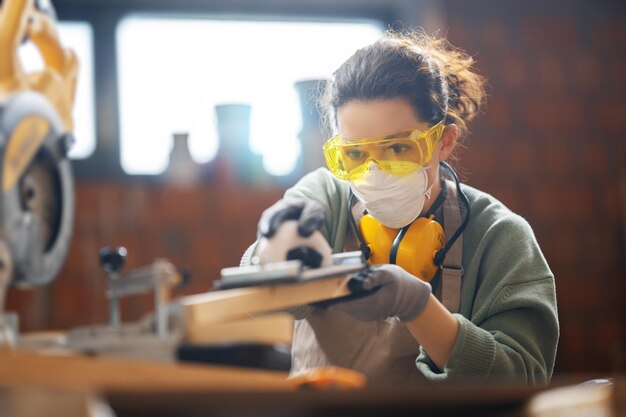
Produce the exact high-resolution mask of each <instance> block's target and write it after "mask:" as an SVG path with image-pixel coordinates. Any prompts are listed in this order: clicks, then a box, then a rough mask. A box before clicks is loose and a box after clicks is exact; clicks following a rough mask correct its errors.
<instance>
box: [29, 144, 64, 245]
mask: <svg viewBox="0 0 626 417" xmlns="http://www.w3.org/2000/svg"><path fill="white" fill-rule="evenodd" d="M19 198H20V206H21V208H22V210H24V211H26V212H28V213H30V214H32V215H33V216H35V217H36V218H38V220H39V225H40V232H41V233H40V234H41V236H40V237H41V243H42V245H41V247H42V248H44V250H45V251H47V250H49V249H50V248H51V247H52V245H53V244H54V241H55V239H56V237H57V235H58V232H59V226H60V223H61V208H62V204H63V201H62V193H61V187H60V183H59V176H58V173H57V169H56V167H55V166H54V162H53V160H52V158H50V157H49V156H48V155H46V153H45V152H42V151H40V152H39V153H38V154H37V156H36V157H35V159H34V160H33V161H32V163H31V165H30V166H29V168H28V169H27V170H26V172H25V173H24V175H23V176H22V178H21V179H20V182H19Z"/></svg>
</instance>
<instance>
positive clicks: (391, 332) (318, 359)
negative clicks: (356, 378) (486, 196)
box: [291, 182, 462, 384]
mask: <svg viewBox="0 0 626 417" xmlns="http://www.w3.org/2000/svg"><path fill="white" fill-rule="evenodd" d="M447 186H448V187H447V189H448V193H447V196H446V200H445V201H444V203H443V209H444V229H445V233H446V236H452V234H453V233H454V232H455V231H456V230H457V228H458V227H459V225H460V222H461V220H460V219H461V217H460V210H459V204H458V199H457V192H456V188H455V184H454V183H451V182H448V184H447ZM359 206H360V207H359ZM362 213H363V206H362V205H361V204H360V203H357V204H355V206H354V208H353V215H354V216H355V220H356V221H357V223H358V221H359V220H360V216H362ZM348 230H349V232H348V233H349V235H348V236H347V237H346V242H347V243H346V247H345V250H354V249H355V248H358V244H357V243H356V237H355V236H354V233H352V232H350V228H348ZM461 253H462V235H461V237H460V238H459V239H457V241H456V243H455V244H454V245H453V246H452V248H451V249H450V251H449V252H448V255H447V256H446V260H445V262H444V267H443V269H442V280H441V282H442V284H441V286H440V287H439V288H437V290H436V291H435V295H437V297H438V298H439V299H443V300H444V305H445V306H446V308H448V310H450V311H452V312H457V311H458V308H459V299H460V283H461V275H462V269H461V267H460V266H461ZM452 255H453V256H452ZM452 258H454V259H452ZM419 347H420V346H419V344H418V343H417V341H416V340H415V338H414V337H413V336H412V335H411V333H410V332H409V331H408V329H407V328H406V326H404V324H403V323H402V322H401V321H400V320H399V319H398V318H397V317H389V318H387V319H386V320H380V321H374V322H363V321H359V320H356V319H354V318H352V317H351V316H349V315H347V314H345V313H342V312H339V311H334V310H330V309H320V308H316V309H314V310H313V312H312V313H311V314H310V315H309V316H308V317H307V318H306V319H303V320H297V321H296V323H295V329H294V337H293V344H292V368H291V373H292V375H296V374H300V373H303V372H307V371H310V370H312V369H315V368H321V367H327V366H340V367H344V368H349V369H353V370H356V371H359V372H361V373H363V374H365V375H366V376H367V377H368V380H369V382H370V384H384V383H386V382H391V381H393V382H394V383H399V382H400V383H410V382H416V381H420V380H423V379H424V376H423V375H422V374H421V373H420V372H419V371H418V369H417V367H416V366H415V359H416V358H417V356H418V355H419Z"/></svg>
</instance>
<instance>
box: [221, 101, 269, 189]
mask: <svg viewBox="0 0 626 417" xmlns="http://www.w3.org/2000/svg"><path fill="white" fill-rule="evenodd" d="M250 111H251V106H250V105H249V104H221V105H217V106H215V115H216V119H217V135H218V139H219V151H218V154H217V161H216V163H217V169H216V170H217V172H216V175H217V180H218V181H222V182H231V181H235V182H238V183H244V184H250V183H259V182H263V181H264V179H265V176H266V175H265V171H264V170H263V159H262V157H261V156H260V155H257V154H255V153H254V152H252V151H251V149H250Z"/></svg>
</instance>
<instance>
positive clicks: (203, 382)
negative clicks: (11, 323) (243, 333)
mask: <svg viewBox="0 0 626 417" xmlns="http://www.w3.org/2000/svg"><path fill="white" fill-rule="evenodd" d="M286 379H287V373H283V372H273V371H261V370H251V369H244V368H233V367H226V366H213V365H186V364H174V363H156V362H141V361H131V360H121V359H110V358H104V357H95V358H94V357H83V356H73V355H51V354H46V355H44V354H39V353H37V352H35V351H29V350H8V349H4V350H0V384H2V385H7V386H12V387H16V388H19V387H20V386H22V387H26V388H33V387H39V388H57V389H70V390H79V391H92V392H93V391H95V392H111V391H124V392H140V391H168V392H173V391H174V392H179V391H180V392H182V391H192V390H201V391H218V392H219V391H224V392H230V391H235V392H241V391H248V392H249V391H260V392H265V391H291V390H293V389H294V388H293V386H292V385H291V384H290V383H289V382H287V380H286Z"/></svg>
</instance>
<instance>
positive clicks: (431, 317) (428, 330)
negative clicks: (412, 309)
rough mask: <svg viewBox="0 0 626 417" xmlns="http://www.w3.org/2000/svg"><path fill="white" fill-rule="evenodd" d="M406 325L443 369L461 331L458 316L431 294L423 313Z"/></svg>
mask: <svg viewBox="0 0 626 417" xmlns="http://www.w3.org/2000/svg"><path fill="white" fill-rule="evenodd" d="M406 327H407V328H408V329H409V331H410V332H411V334H412V335H413V337H414V338H415V340H417V341H418V342H419V344H420V345H421V346H422V347H423V348H424V350H425V351H426V353H428V356H430V358H431V359H432V360H433V362H435V364H436V365H437V367H438V368H439V369H443V368H444V366H445V364H446V362H447V361H448V358H449V357H450V353H451V352H452V348H453V347H454V344H455V343H456V338H457V335H458V333H459V322H458V321H457V320H456V318H454V316H453V315H452V314H451V313H450V312H449V311H448V310H447V309H446V308H445V307H444V306H443V304H441V303H440V302H439V300H437V298H435V296H434V295H432V294H431V296H430V299H429V300H428V303H427V304H426V307H424V310H423V311H422V312H421V314H420V315H419V316H418V317H417V318H415V319H414V320H412V321H410V322H407V323H406Z"/></svg>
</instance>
